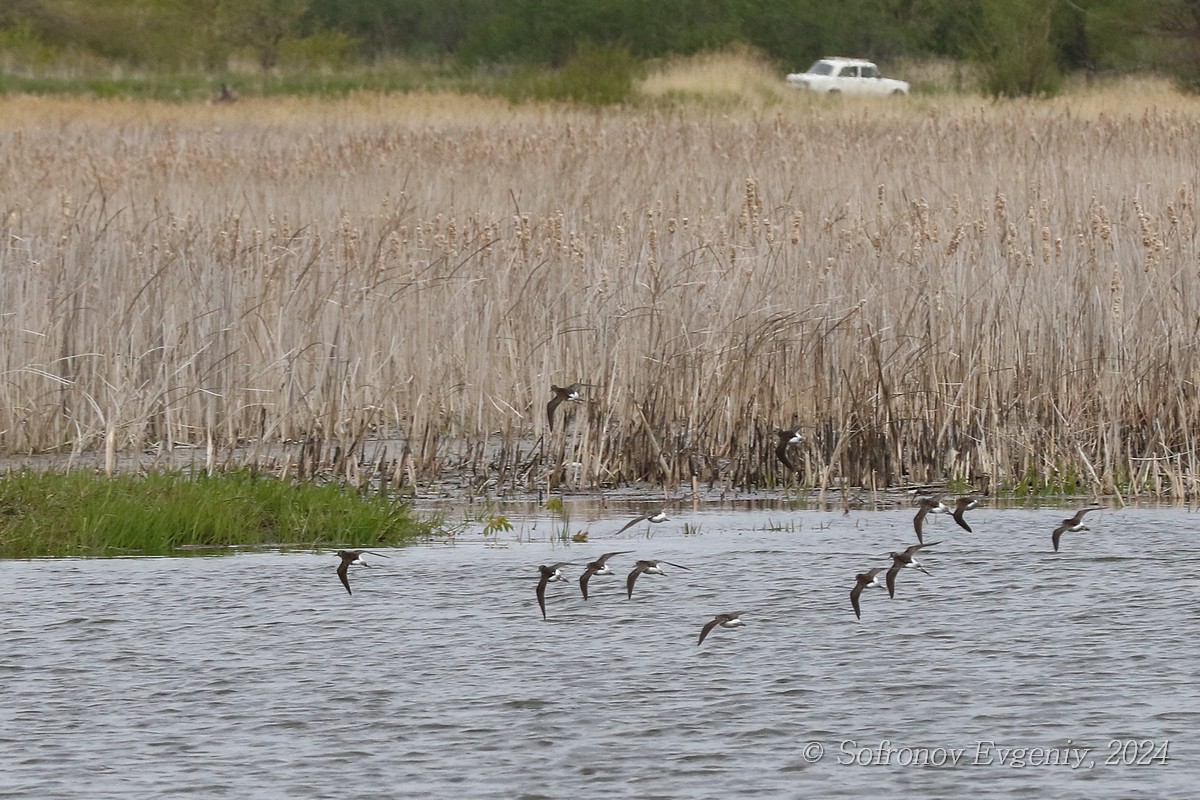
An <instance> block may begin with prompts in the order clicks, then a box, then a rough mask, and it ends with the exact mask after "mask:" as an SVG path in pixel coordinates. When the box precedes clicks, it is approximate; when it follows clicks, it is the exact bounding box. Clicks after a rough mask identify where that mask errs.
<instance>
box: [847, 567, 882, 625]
mask: <svg viewBox="0 0 1200 800" xmlns="http://www.w3.org/2000/svg"><path fill="white" fill-rule="evenodd" d="M883 569H884V568H883V567H874V568H873V569H869V570H867V571H866V572H860V573H858V574H857V575H855V576H854V588H853V589H851V590H850V606H851V607H852V608H853V609H854V616H856V617H858V618H859V619H862V610H861V609H860V608H859V607H858V596H859V595H861V594H862V593H863V589H869V588H871V587H872V586H878V587H880V588H881V589H882V588H883V584H882V583H880V582H879V578H878V577H876V576H878V575H879V573H881V572H883Z"/></svg>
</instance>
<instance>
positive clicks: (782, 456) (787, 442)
mask: <svg viewBox="0 0 1200 800" xmlns="http://www.w3.org/2000/svg"><path fill="white" fill-rule="evenodd" d="M775 435H776V436H778V437H779V443H778V444H777V445H775V457H776V458H778V459H779V460H780V461H782V462H783V465H784V466H785V467H787V468H788V469H790V470H792V471H793V472H795V471H796V467H795V466H794V465H793V464H792V462H791V461H789V460H788V454H787V451H788V447H789V446H791V445H794V444H800V440H802V439H803V438H804V437H803V436H801V435H800V431H799V430H798V429H796V428H791V429H789V430H786V431H775Z"/></svg>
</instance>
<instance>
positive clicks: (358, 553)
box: [337, 550, 388, 594]
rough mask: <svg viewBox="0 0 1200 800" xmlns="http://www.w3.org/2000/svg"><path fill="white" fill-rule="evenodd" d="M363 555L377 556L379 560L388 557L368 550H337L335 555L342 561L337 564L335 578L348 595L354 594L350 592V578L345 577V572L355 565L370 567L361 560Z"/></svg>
mask: <svg viewBox="0 0 1200 800" xmlns="http://www.w3.org/2000/svg"><path fill="white" fill-rule="evenodd" d="M363 553H366V554H367V555H370V556H379V557H380V558H388V556H385V555H384V554H383V553H372V552H371V551H370V550H338V551H337V555H338V558H340V559H341V560H342V563H341V564H338V568H337V576H338V577H339V578H341V580H342V586H345V587H346V592H347V593H348V594H354V592H351V591H350V578H349V577H347V575H346V573H347V571H348V570H349V569H350V565H352V564H356V565H359V566H363V567H369V566H371V565H370V564H368V563H367V562H365V561H363V560H362V554H363Z"/></svg>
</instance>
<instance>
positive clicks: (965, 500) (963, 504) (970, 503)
mask: <svg viewBox="0 0 1200 800" xmlns="http://www.w3.org/2000/svg"><path fill="white" fill-rule="evenodd" d="M977 505H979V503H977V502H976V501H974V500H972V499H971V498H969V497H960V498H958V499H957V500H955V501H954V521H955V522H957V523H958V527H960V528H962V529H963V530H964V531H966V532H967V533H972V531H971V526H970V525H968V524H967V520H966V519H965V518H964V517H963V515H964V514H966V513H967V512H968V511H970V510H971V509H972V508H974V507H975V506H977Z"/></svg>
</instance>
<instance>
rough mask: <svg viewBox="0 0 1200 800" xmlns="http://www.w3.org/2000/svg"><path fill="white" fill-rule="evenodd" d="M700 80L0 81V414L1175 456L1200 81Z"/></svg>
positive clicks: (1186, 424) (141, 441) (600, 472)
mask: <svg viewBox="0 0 1200 800" xmlns="http://www.w3.org/2000/svg"><path fill="white" fill-rule="evenodd" d="M714 81H715V78H713V77H712V75H710V74H708V73H703V74H696V73H693V74H692V75H691V77H688V76H687V75H681V74H679V73H678V72H676V73H675V74H674V77H672V78H671V79H669V80H668V79H667V78H666V77H662V76H660V77H659V78H657V79H656V82H654V83H650V84H649V85H648V88H646V91H647V92H648V93H649V96H650V98H651V99H650V101H649V102H647V104H646V105H644V106H638V107H625V108H620V109H616V110H610V111H596V110H590V109H583V108H578V107H569V106H564V105H560V104H533V103H531V104H524V105H519V106H515V107H514V106H511V105H509V104H508V103H507V102H505V101H503V100H499V99H496V98H482V97H474V96H463V95H458V94H416V93H414V94H409V95H403V96H394V95H379V94H370V95H354V96H351V97H347V98H342V99H338V100H317V99H313V98H275V99H257V100H253V101H246V102H238V103H236V104H232V105H228V106H213V105H204V104H179V103H135V102H126V101H99V100H85V99H79V98H70V99H52V98H35V97H11V98H7V99H0V174H3V175H4V178H5V186H6V195H5V197H6V198H7V199H6V200H4V201H2V202H3V203H4V204H5V205H4V206H3V207H2V208H0V234H2V237H0V297H2V298H3V308H2V309H0V310H2V312H3V314H4V319H5V324H4V325H3V326H2V327H0V373H2V374H3V377H4V380H3V382H0V451H3V452H9V453H28V452H41V451H48V450H54V451H58V452H62V453H64V454H68V455H69V454H76V453H86V452H90V451H96V450H100V451H103V450H105V449H109V450H112V451H115V452H128V453H143V452H146V451H147V450H148V449H150V448H152V446H158V449H159V451H161V452H170V451H172V449H173V448H177V447H179V446H181V445H187V446H189V447H191V448H193V452H194V451H195V450H200V449H203V448H208V449H209V450H210V451H212V452H216V453H221V454H223V453H226V452H229V451H231V450H232V448H234V447H235V446H240V447H243V448H245V449H246V450H247V451H248V452H250V453H251V454H253V453H254V451H255V449H256V448H259V447H261V448H263V449H264V450H268V449H270V448H272V447H277V448H282V449H285V450H287V451H288V452H289V453H290V454H291V456H290V457H293V458H295V459H297V460H298V461H302V462H303V463H305V464H307V465H309V467H311V466H312V465H315V464H320V465H323V466H326V467H328V468H330V469H332V470H334V471H335V472H336V473H337V474H339V475H343V476H345V477H347V478H350V479H352V480H358V479H361V478H362V477H363V475H366V474H371V473H379V472H382V473H384V474H386V475H388V476H389V478H391V479H392V480H393V485H399V484H400V483H402V482H412V481H421V480H427V479H431V478H436V477H438V476H444V475H447V474H454V473H458V474H465V475H468V476H469V477H470V478H471V481H472V483H473V484H475V485H478V486H481V487H485V488H486V490H487V491H497V490H501V489H503V488H505V487H519V488H527V487H529V486H531V485H533V484H535V483H537V484H539V485H545V484H546V483H554V482H565V483H567V484H568V485H572V486H579V487H594V486H602V485H615V484H622V483H626V482H629V481H634V480H648V481H653V482H656V483H662V484H665V485H667V486H668V487H670V488H671V490H672V491H674V490H675V489H676V487H677V486H678V485H679V484H680V483H684V484H686V483H688V482H689V481H690V479H691V477H692V476H693V475H695V476H696V478H697V480H699V481H700V482H703V483H706V484H707V483H710V482H711V483H714V484H717V485H721V486H732V487H737V488H754V487H760V486H764V485H778V484H782V483H789V482H795V483H797V484H800V485H831V484H834V483H837V482H839V481H846V482H848V483H850V484H853V485H866V486H887V485H895V484H898V483H903V482H905V481H912V482H926V481H936V480H959V481H963V482H966V483H972V484H975V485H979V484H981V483H982V482H983V481H985V480H987V481H989V482H990V485H991V486H993V487H1010V488H1012V487H1022V489H1023V490H1025V489H1027V490H1029V491H1043V490H1046V489H1053V488H1055V487H1063V490H1064V491H1078V490H1080V489H1085V490H1089V491H1090V490H1095V491H1102V492H1112V491H1122V492H1132V493H1141V492H1147V493H1152V494H1160V495H1165V496H1173V497H1176V498H1181V497H1184V496H1186V495H1188V494H1189V493H1190V492H1192V490H1193V488H1194V486H1195V482H1196V480H1197V479H1200V447H1198V446H1197V441H1196V434H1195V432H1196V431H1197V430H1200V398H1198V396H1197V394H1196V392H1195V391H1194V381H1195V375H1196V374H1197V372H1198V371H1200V329H1197V327H1196V320H1197V319H1200V292H1197V290H1196V279H1197V277H1198V275H1197V269H1196V265H1197V264H1198V263H1200V211H1198V209H1197V203H1196V194H1195V184H1194V178H1195V176H1196V175H1197V174H1200V150H1197V148H1195V147H1194V146H1193V144H1194V142H1195V141H1197V140H1198V139H1200V100H1197V99H1196V98H1189V97H1184V96H1181V95H1178V94H1175V93H1173V92H1171V91H1170V87H1169V86H1167V85H1164V84H1156V83H1148V84H1143V85H1133V86H1129V85H1118V86H1115V87H1107V88H1105V89H1103V90H1094V89H1081V90H1080V91H1078V92H1077V93H1074V94H1069V95H1067V96H1063V97H1059V98H1055V99H1052V100H1044V101H1011V102H1009V101H1005V102H991V101H984V100H980V99H979V98H971V97H967V96H961V95H954V96H945V97H943V96H926V97H913V98H910V99H909V100H908V101H904V102H883V103H880V102H877V101H867V100H858V99H854V98H843V99H842V100H841V101H829V100H828V99H827V98H806V97H799V96H796V95H794V94H784V95H782V96H767V97H766V99H764V100H763V101H762V102H761V103H758V104H747V105H738V104H735V103H733V102H732V101H731V100H729V98H732V97H735V96H740V95H741V94H742V93H743V92H742V90H740V89H737V88H736V87H737V86H743V85H745V84H744V83H742V82H741V81H742V79H741V78H737V79H735V80H732V81H731V82H730V83H729V84H728V85H729V86H733V87H735V88H732V89H723V90H722V94H721V95H720V97H721V98H725V99H719V100H718V101H716V102H714V103H708V102H691V101H689V100H688V99H687V98H688V97H689V96H691V95H692V94H694V93H695V92H696V91H697V87H700V88H702V87H704V86H706V85H710V84H713V83H714ZM576 380H581V381H585V382H588V383H590V384H593V386H592V387H590V388H589V389H588V391H587V392H586V394H587V397H588V400H589V405H587V406H586V407H584V406H578V407H577V406H574V405H572V406H570V407H567V406H564V407H563V408H561V409H560V411H559V413H560V417H559V419H560V420H561V422H562V424H561V425H559V426H556V429H555V430H554V431H553V432H551V431H549V430H548V429H547V425H546V418H545V404H546V401H547V400H548V399H549V397H550V393H549V386H550V384H551V383H556V384H558V385H566V384H568V383H571V382H572V381H576ZM793 423H795V424H798V425H800V426H802V429H803V432H804V434H805V437H806V438H805V440H804V441H803V442H801V443H800V444H798V445H793V449H792V451H791V456H790V457H791V460H792V461H793V462H795V463H796V464H797V465H798V466H799V470H798V471H796V472H788V471H785V470H784V469H783V467H782V465H781V463H780V462H779V461H778V460H777V459H776V458H775V452H774V451H775V443H776V439H775V435H774V433H773V429H774V428H776V427H783V426H789V425H791V424H793ZM385 436H390V437H394V439H396V440H397V441H398V444H397V445H395V446H392V447H391V449H390V450H389V452H388V453H387V454H380V453H379V452H378V449H377V448H376V447H375V446H374V445H373V444H372V442H373V441H375V440H377V439H379V438H381V437H385ZM306 454H307V455H306Z"/></svg>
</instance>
